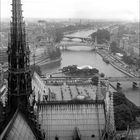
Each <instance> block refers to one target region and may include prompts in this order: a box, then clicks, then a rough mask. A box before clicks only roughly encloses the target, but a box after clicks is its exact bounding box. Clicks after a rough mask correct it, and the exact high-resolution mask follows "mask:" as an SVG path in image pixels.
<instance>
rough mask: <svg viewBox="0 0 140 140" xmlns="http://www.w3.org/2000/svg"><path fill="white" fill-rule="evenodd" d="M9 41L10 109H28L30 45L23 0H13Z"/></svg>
mask: <svg viewBox="0 0 140 140" xmlns="http://www.w3.org/2000/svg"><path fill="white" fill-rule="evenodd" d="M10 25H11V28H10V36H9V42H8V105H9V107H10V111H12V112H13V111H15V110H16V108H20V109H23V110H26V109H27V106H28V98H29V96H30V94H31V90H32V89H31V74H30V62H29V61H30V59H29V47H28V44H27V43H26V33H25V23H24V21H23V17H22V9H21V0H12V21H11V23H10Z"/></svg>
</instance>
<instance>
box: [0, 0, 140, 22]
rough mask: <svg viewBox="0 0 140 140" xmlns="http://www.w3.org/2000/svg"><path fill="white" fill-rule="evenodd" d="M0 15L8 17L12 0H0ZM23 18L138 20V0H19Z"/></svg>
mask: <svg viewBox="0 0 140 140" xmlns="http://www.w3.org/2000/svg"><path fill="white" fill-rule="evenodd" d="M0 1H1V3H0V10H1V17H2V18H3V17H6V18H7V17H8V18H10V16H11V13H10V9H11V5H10V3H11V2H12V0H0ZM21 1H22V4H23V11H24V12H23V16H24V17H25V18H29V17H32V18H92V19H122V20H125V19H126V20H133V21H134V20H139V4H140V3H139V0H21Z"/></svg>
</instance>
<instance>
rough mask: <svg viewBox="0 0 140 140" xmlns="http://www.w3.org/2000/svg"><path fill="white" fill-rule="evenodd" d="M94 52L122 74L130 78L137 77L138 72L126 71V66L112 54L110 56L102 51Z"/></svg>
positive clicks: (105, 51)
mask: <svg viewBox="0 0 140 140" xmlns="http://www.w3.org/2000/svg"><path fill="white" fill-rule="evenodd" d="M96 52H97V53H98V54H99V55H100V56H101V57H102V58H103V59H106V58H107V60H108V61H109V64H110V65H112V66H113V67H114V68H116V69H117V70H119V71H121V72H123V73H124V74H126V75H128V76H130V77H139V74H138V72H135V73H134V72H133V71H132V70H131V69H128V67H129V66H128V65H127V64H125V63H124V62H123V61H121V60H119V59H118V58H116V57H115V56H113V55H112V54H110V53H109V52H108V51H107V50H103V49H96Z"/></svg>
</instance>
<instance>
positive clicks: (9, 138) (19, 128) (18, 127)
mask: <svg viewBox="0 0 140 140" xmlns="http://www.w3.org/2000/svg"><path fill="white" fill-rule="evenodd" d="M0 139H1V140H19V139H20V140H36V139H37V137H36V136H35V134H34V133H33V131H32V129H31V127H30V125H29V124H28V121H27V120H26V118H25V116H24V115H23V114H22V113H21V112H20V111H19V110H17V111H16V112H15V114H14V115H13V117H12V119H11V120H10V122H9V123H8V125H7V126H6V128H5V129H4V131H3V132H2V134H1V135H0Z"/></svg>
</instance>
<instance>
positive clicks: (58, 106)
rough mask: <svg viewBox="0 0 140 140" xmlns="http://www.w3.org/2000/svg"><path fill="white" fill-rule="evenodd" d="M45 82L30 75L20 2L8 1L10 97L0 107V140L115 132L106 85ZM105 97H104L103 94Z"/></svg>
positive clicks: (73, 138) (71, 138) (79, 138)
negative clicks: (10, 9)
mask: <svg viewBox="0 0 140 140" xmlns="http://www.w3.org/2000/svg"><path fill="white" fill-rule="evenodd" d="M104 84H106V86H104V87H103V86H101V81H100V78H99V80H98V85H96V86H95V85H92V84H91V81H90V79H86V78H85V79H80V78H77V79H74V78H63V77H60V78H49V79H46V80H42V79H41V78H40V77H39V76H38V75H37V74H36V73H34V75H33V77H32V76H31V72H30V57H29V46H28V44H27V42H26V33H25V24H24V21H23V18H22V9H21V1H20V0H13V1H12V21H11V28H10V39H9V42H8V93H7V95H6V96H7V101H5V104H0V109H1V112H2V113H1V117H0V139H1V140H11V139H13V140H19V139H20V140H43V139H46V140H66V139H67V140H92V139H95V140H100V139H101V138H105V137H106V134H111V132H114V131H115V127H114V111H113V98H112V94H111V93H109V91H108V86H109V83H108V82H107V81H104ZM106 93H107V94H106ZM0 97H1V96H0Z"/></svg>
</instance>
